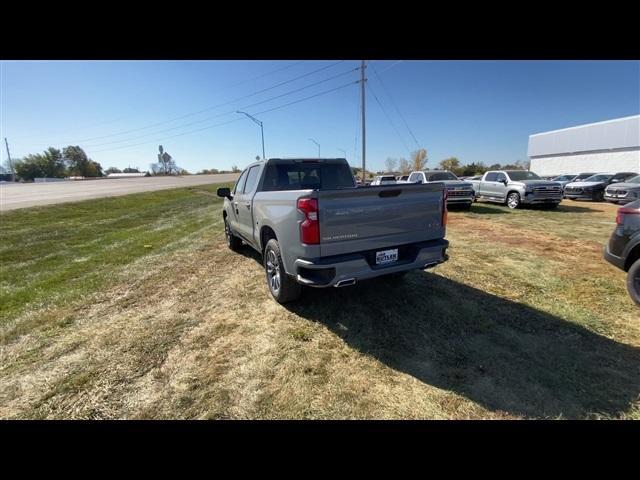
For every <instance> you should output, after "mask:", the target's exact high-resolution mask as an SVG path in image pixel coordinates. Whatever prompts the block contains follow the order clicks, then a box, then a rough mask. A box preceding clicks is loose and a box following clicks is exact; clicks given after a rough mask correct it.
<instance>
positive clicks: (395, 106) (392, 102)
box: [373, 64, 420, 148]
mask: <svg viewBox="0 0 640 480" xmlns="http://www.w3.org/2000/svg"><path fill="white" fill-rule="evenodd" d="M394 65H395V64H394ZM392 66H393V65H392ZM389 68H391V67H389ZM389 68H387V69H385V71H387V70H389ZM373 73H375V75H376V78H377V79H378V81H379V82H380V85H382V89H383V90H384V91H385V93H386V94H387V96H388V97H389V100H391V104H392V105H393V107H394V108H395V109H396V112H398V115H399V116H400V119H401V120H402V122H403V123H404V126H405V127H407V130H408V131H409V134H410V135H411V138H413V141H414V142H416V145H417V147H418V148H420V142H418V139H417V138H416V136H415V135H414V134H413V132H412V131H411V128H409V124H408V123H407V121H406V120H405V118H404V115H402V112H400V109H399V108H398V106H397V105H396V102H394V101H393V97H392V96H391V93H390V92H389V91H388V90H387V87H385V86H384V82H383V81H382V78H380V75H378V71H377V70H376V67H373Z"/></svg>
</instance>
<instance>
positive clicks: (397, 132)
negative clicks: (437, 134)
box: [369, 85, 411, 155]
mask: <svg viewBox="0 0 640 480" xmlns="http://www.w3.org/2000/svg"><path fill="white" fill-rule="evenodd" d="M369 91H370V92H371V93H372V94H373V98H375V100H376V102H377V103H378V105H379V106H380V109H381V110H382V113H384V116H385V117H387V120H389V123H390V124H391V126H392V127H393V129H394V130H395V132H396V134H397V135H398V138H399V139H400V141H401V142H402V144H403V145H404V148H406V149H407V152H409V155H411V149H409V147H408V146H407V144H406V143H405V141H404V139H403V138H402V135H400V132H399V131H398V129H397V128H396V124H395V123H393V120H391V117H390V116H389V115H388V114H387V111H386V110H385V109H384V107H383V106H382V103H380V100H379V99H378V96H377V95H376V93H375V92H374V91H373V88H371V85H369Z"/></svg>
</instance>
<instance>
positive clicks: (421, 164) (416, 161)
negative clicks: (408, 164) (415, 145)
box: [411, 148, 427, 172]
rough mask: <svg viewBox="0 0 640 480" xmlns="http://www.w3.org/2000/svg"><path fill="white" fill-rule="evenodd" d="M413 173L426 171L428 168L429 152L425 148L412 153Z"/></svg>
mask: <svg viewBox="0 0 640 480" xmlns="http://www.w3.org/2000/svg"><path fill="white" fill-rule="evenodd" d="M411 161H412V162H413V171H414V172H416V171H418V170H424V169H425V167H426V166H427V151H426V150H425V149H424V148H421V149H420V150H416V151H414V152H411Z"/></svg>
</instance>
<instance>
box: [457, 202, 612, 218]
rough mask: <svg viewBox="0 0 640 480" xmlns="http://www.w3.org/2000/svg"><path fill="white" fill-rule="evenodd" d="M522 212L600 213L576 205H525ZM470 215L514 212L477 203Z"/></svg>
mask: <svg viewBox="0 0 640 480" xmlns="http://www.w3.org/2000/svg"><path fill="white" fill-rule="evenodd" d="M449 210H450V211H457V210H459V209H456V210H454V209H453V208H451V207H449ZM519 210H520V211H521V210H529V211H536V210H537V211H543V212H551V213H562V212H568V213H594V212H599V210H596V209H593V208H589V207H579V206H575V205H566V204H562V205H558V206H557V207H556V208H553V209H550V208H545V207H544V206H541V205H523V206H521V207H520V209H519ZM469 212H470V213H478V214H481V215H492V214H500V213H513V211H512V210H510V209H509V207H507V206H506V205H500V204H488V203H480V202H476V203H474V204H473V205H472V206H471V210H469Z"/></svg>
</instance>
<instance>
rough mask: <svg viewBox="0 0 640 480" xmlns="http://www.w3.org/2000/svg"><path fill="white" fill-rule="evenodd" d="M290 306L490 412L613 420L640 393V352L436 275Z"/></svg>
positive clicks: (316, 296) (415, 275)
mask: <svg viewBox="0 0 640 480" xmlns="http://www.w3.org/2000/svg"><path fill="white" fill-rule="evenodd" d="M265 288H266V286H265ZM286 307H287V308H288V309H289V310H290V311H292V312H294V313H296V314H297V315H299V316H301V317H303V318H306V319H308V320H310V321H314V322H319V323H322V324H324V325H326V326H327V327H328V328H329V329H330V330H332V331H333V332H334V333H335V334H336V335H339V336H340V337H342V338H343V339H344V341H345V342H346V343H347V344H348V345H350V346H351V347H352V348H355V349H357V350H358V351H360V352H362V353H364V354H366V355H370V356H372V357H374V358H376V359H378V360H379V361H381V362H383V363H384V364H386V365H387V366H389V367H391V368H393V369H395V370H397V371H400V372H404V373H407V374H409V375H411V376H413V377H415V378H416V379H418V380H420V381H422V382H425V383H427V384H429V385H433V386H436V387H439V388H442V389H445V390H451V391H453V392H456V393H458V394H461V395H463V396H465V397H466V398H468V399H470V400H473V401H474V402H477V403H479V404H481V405H483V406H484V407H486V408H488V409H491V410H493V411H502V412H508V413H510V414H515V415H521V416H524V417H537V418H540V417H545V418H549V417H550V418H557V417H561V418H585V417H591V416H594V415H604V416H613V417H615V416H617V415H618V414H619V413H620V412H624V411H627V410H628V409H629V408H630V406H631V403H632V402H634V401H637V400H638V395H639V394H640V348H636V347H633V346H630V345H625V344H622V343H619V342H616V341H613V340H610V339H608V338H606V337H603V336H601V335H598V334H596V333H593V332H591V331H589V330H587V329H585V328H583V327H580V326H578V325H575V324H572V323H570V322H568V321H565V320H562V319H561V318H558V317H555V316H552V315H550V314H547V313H544V312H542V311H540V310H536V309H534V308H531V307H528V306H525V305H522V304H519V303H516V302H513V301H510V300H506V299H503V298H500V297H497V296H495V295H491V294H488V293H485V292H483V291H480V290H477V289H475V288H472V287H470V286H467V285H464V284H461V283H458V282H455V281H452V280H449V279H447V278H444V277H441V276H439V275H435V274H432V273H424V272H412V273H410V274H408V275H407V276H406V278H405V279H404V280H401V281H395V282H394V281H390V280H387V279H384V278H380V279H375V280H371V281H368V282H363V283H361V284H358V285H356V286H354V287H348V288H343V289H327V290H313V289H308V290H306V291H305V292H304V294H303V297H302V298H301V299H300V300H299V301H298V302H296V303H293V304H288V305H286ZM372 381H375V380H372Z"/></svg>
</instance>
